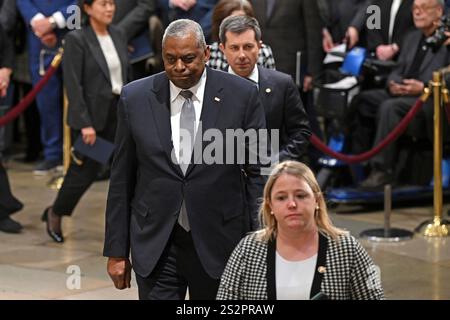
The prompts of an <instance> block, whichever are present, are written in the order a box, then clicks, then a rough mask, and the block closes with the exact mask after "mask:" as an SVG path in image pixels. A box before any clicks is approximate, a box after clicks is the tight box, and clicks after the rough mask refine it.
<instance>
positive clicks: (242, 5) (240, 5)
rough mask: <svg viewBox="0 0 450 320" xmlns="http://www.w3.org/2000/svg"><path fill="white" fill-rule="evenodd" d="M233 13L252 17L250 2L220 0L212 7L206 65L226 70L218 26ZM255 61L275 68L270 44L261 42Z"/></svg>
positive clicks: (268, 67) (226, 63)
mask: <svg viewBox="0 0 450 320" xmlns="http://www.w3.org/2000/svg"><path fill="white" fill-rule="evenodd" d="M235 15H247V16H249V17H254V16H255V14H254V12H253V7H252V4H251V3H250V2H249V1H248V0H221V1H219V2H218V3H217V5H216V6H215V8H214V11H213V15H212V28H211V39H212V41H213V42H212V43H211V45H210V46H209V48H210V52H211V54H210V58H209V60H208V62H207V65H208V66H209V67H211V68H213V69H218V70H222V71H225V72H227V71H228V62H227V58H226V57H225V55H224V54H223V53H222V51H221V50H220V49H219V27H220V24H221V23H222V21H223V20H224V19H225V18H226V17H228V16H235ZM257 63H258V65H260V66H263V67H264V68H267V69H275V59H274V57H273V54H272V49H271V48H270V46H268V45H266V44H261V49H260V50H259V53H258V61H257Z"/></svg>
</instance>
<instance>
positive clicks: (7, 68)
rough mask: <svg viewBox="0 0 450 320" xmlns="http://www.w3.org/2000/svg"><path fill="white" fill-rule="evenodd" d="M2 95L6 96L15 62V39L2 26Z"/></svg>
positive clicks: (0, 58) (0, 60) (0, 29)
mask: <svg viewBox="0 0 450 320" xmlns="http://www.w3.org/2000/svg"><path fill="white" fill-rule="evenodd" d="M0 39H1V42H0V45H1V47H0V49H1V52H0V97H4V96H6V92H7V90H8V86H9V82H10V79H11V74H12V68H13V64H14V47H13V41H12V39H11V38H10V37H8V36H7V35H6V33H5V32H4V31H3V28H2V27H1V26H0Z"/></svg>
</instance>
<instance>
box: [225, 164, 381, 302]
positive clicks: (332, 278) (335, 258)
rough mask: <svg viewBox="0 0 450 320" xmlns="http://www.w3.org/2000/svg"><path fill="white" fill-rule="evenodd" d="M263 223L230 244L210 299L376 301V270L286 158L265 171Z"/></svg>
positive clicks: (302, 170)
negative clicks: (219, 279) (229, 255)
mask: <svg viewBox="0 0 450 320" xmlns="http://www.w3.org/2000/svg"><path fill="white" fill-rule="evenodd" d="M260 219H261V221H262V226H263V228H262V229H261V230H259V231H256V232H255V233H252V234H250V235H248V236H246V237H245V238H244V239H242V240H241V242H240V243H239V244H238V245H237V247H236V248H235V249H234V251H233V253H232V254H231V257H230V259H229V260H228V263H227V265H226V267H225V271H224V272H223V274H222V277H221V281H220V286H219V291H218V292H217V299H218V300H276V299H277V300H309V299H311V298H314V299H319V298H318V295H322V296H323V297H322V298H320V299H331V300H337V299H339V300H378V299H384V294H383V288H382V286H381V281H380V277H379V272H377V268H376V266H375V265H374V263H373V261H372V259H371V258H370V256H369V255H368V253H367V251H366V250H364V248H363V247H362V246H361V244H360V243H359V242H358V241H357V240H356V239H355V238H354V237H352V236H351V235H349V234H348V233H347V232H345V231H343V230H341V229H338V228H336V227H335V226H333V224H332V222H331V220H330V217H329V216H328V213H327V207H326V204H325V198H324V196H323V193H322V192H321V190H320V187H319V184H318V183H317V180H316V178H315V177H314V174H313V173H312V171H311V170H310V169H309V168H308V167H307V166H306V165H304V164H303V163H301V162H296V161H286V162H282V163H280V164H278V165H277V166H276V167H275V169H274V170H273V171H272V173H271V175H270V177H269V179H268V181H267V183H266V186H265V188H264V195H263V203H262V205H261V209H260Z"/></svg>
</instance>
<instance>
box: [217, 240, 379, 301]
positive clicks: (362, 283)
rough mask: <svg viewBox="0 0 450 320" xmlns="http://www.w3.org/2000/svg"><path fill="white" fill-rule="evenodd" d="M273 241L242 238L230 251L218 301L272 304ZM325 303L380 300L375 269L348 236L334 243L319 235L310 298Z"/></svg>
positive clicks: (377, 275)
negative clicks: (320, 296)
mask: <svg viewBox="0 0 450 320" xmlns="http://www.w3.org/2000/svg"><path fill="white" fill-rule="evenodd" d="M275 252H276V243H275V240H271V241H268V242H265V241H263V240H260V239H258V238H257V237H256V234H255V233H253V234H250V235H248V236H246V237H245V238H244V239H242V240H241V242H240V243H239V244H238V245H237V247H236V248H235V250H234V251H233V253H232V255H231V257H230V259H229V261H228V263H227V266H226V268H225V271H224V273H223V275H222V278H221V282H220V286H219V290H218V293H217V299H218V300H267V299H269V300H275V299H276V296H277V295H276V284H275ZM319 292H320V293H322V294H325V296H326V298H327V299H333V300H334V299H336V300H339V299H341V300H343V299H350V300H371V299H374V300H375V299H384V293H383V288H382V287H381V281H380V277H379V272H378V269H377V267H376V266H375V265H374V263H373V261H372V259H371V258H370V256H369V255H368V253H367V251H366V250H365V249H364V248H363V247H362V246H361V244H360V243H359V242H358V241H357V240H356V239H355V238H354V237H352V236H350V235H342V236H339V238H338V241H334V240H333V239H332V238H330V237H328V236H325V235H323V234H321V233H320V235H319V251H318V253H317V264H316V271H315V275H314V279H313V284H312V288H311V294H310V297H314V296H315V295H317V294H318V293H319Z"/></svg>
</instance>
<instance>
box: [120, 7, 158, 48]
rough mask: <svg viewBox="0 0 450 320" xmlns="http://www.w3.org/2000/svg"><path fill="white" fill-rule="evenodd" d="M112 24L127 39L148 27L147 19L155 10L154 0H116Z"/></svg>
mask: <svg viewBox="0 0 450 320" xmlns="http://www.w3.org/2000/svg"><path fill="white" fill-rule="evenodd" d="M115 3H116V12H115V14H114V19H113V24H115V25H116V26H117V28H118V29H119V30H120V31H121V32H123V34H124V36H125V37H126V38H127V41H129V40H131V39H133V38H134V37H135V36H137V35H138V34H139V33H140V32H142V31H143V30H144V29H146V28H148V19H149V17H150V15H151V14H152V13H154V12H155V11H156V4H155V0H116V1H115Z"/></svg>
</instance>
